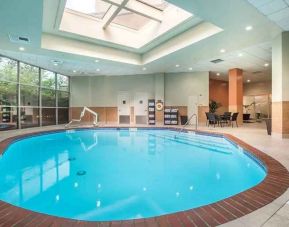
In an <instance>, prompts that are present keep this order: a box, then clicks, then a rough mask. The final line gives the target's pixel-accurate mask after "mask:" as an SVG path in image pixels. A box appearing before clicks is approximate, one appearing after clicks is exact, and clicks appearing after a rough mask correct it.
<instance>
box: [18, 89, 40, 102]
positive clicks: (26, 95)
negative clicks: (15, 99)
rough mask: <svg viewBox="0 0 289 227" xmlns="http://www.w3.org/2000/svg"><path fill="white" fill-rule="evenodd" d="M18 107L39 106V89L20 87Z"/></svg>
mask: <svg viewBox="0 0 289 227" xmlns="http://www.w3.org/2000/svg"><path fill="white" fill-rule="evenodd" d="M20 105H21V106H39V87H35V86H29V85H23V84H21V85H20Z"/></svg>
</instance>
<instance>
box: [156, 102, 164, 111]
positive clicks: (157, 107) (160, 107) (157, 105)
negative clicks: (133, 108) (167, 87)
mask: <svg viewBox="0 0 289 227" xmlns="http://www.w3.org/2000/svg"><path fill="white" fill-rule="evenodd" d="M163 108H164V104H163V103H162V102H158V103H157V104H156V109H157V111H161V110H163Z"/></svg>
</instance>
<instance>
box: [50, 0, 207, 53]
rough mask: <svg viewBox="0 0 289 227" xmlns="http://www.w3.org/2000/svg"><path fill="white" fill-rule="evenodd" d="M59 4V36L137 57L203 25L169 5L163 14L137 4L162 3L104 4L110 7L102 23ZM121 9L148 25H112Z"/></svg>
mask: <svg viewBox="0 0 289 227" xmlns="http://www.w3.org/2000/svg"><path fill="white" fill-rule="evenodd" d="M60 1H61V2H63V3H62V5H63V8H62V10H61V11H59V17H58V18H59V19H58V21H57V22H56V24H58V28H59V31H60V32H65V33H66V34H67V35H69V36H70V37H74V38H81V39H87V38H88V39H90V41H92V42H96V43H99V44H101V45H102V44H107V45H110V46H114V47H115V48H119V47H121V48H125V49H126V48H128V49H127V50H130V51H134V50H137V51H139V52H140V53H141V52H143V51H144V50H148V49H150V48H152V46H156V45H159V44H160V43H161V42H162V41H163V40H165V39H169V37H170V36H172V37H173V36H175V35H176V33H180V32H183V31H186V30H187V29H189V28H191V27H192V26H196V25H197V24H198V23H200V22H201V21H202V19H200V18H198V17H195V16H194V15H193V14H192V13H190V12H188V11H186V10H183V9H181V8H179V7H177V6H175V5H173V4H170V3H167V6H166V7H165V9H164V10H163V11H162V10H160V9H156V8H154V7H152V6H148V5H147V4H145V3H142V2H140V1H162V0H124V1H122V0H103V1H105V2H108V3H109V4H111V7H110V9H109V10H108V11H107V12H106V14H105V15H104V17H103V19H99V18H96V17H93V16H91V15H90V14H84V13H81V12H78V11H75V10H71V9H68V8H65V4H66V1H69V0H60ZM60 4H61V3H60ZM122 9H124V10H129V11H131V12H133V13H135V12H137V15H138V16H140V17H141V16H142V17H144V15H145V18H149V19H147V20H148V21H147V23H140V27H139V28H133V27H127V26H126V27H125V26H123V25H121V23H117V21H114V19H115V18H116V17H117V15H118V14H119V11H121V10H122ZM60 13H61V15H60ZM114 22H116V23H114ZM80 25H81V26H80Z"/></svg>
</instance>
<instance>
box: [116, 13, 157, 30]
mask: <svg viewBox="0 0 289 227" xmlns="http://www.w3.org/2000/svg"><path fill="white" fill-rule="evenodd" d="M150 21H151V20H150V19H149V18H147V17H144V16H141V15H139V14H136V13H133V12H131V11H128V10H125V9H123V10H121V11H120V13H119V14H118V15H117V16H116V17H115V18H114V20H113V21H112V23H115V24H118V25H122V26H125V27H127V28H131V29H134V30H140V29H141V28H142V27H143V26H145V25H146V24H147V23H149V22H150Z"/></svg>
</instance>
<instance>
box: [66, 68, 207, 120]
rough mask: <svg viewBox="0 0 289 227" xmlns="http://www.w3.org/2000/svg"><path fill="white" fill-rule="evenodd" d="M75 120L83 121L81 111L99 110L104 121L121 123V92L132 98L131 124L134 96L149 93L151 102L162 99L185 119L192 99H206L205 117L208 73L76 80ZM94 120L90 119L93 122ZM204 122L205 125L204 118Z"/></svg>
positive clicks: (160, 117)
mask: <svg viewBox="0 0 289 227" xmlns="http://www.w3.org/2000/svg"><path fill="white" fill-rule="evenodd" d="M70 83H71V100H70V104H71V111H70V116H71V118H76V119H77V118H79V114H80V110H81V107H83V106H88V107H91V108H92V109H94V110H96V111H97V112H98V113H99V114H100V116H99V118H100V121H101V122H105V123H117V116H118V114H117V96H118V93H119V91H127V92H129V94H130V99H131V100H130V105H131V123H133V117H132V116H133V112H134V109H133V105H134V103H133V102H134V94H135V93H136V92H146V93H147V94H148V98H155V99H156V100H158V99H161V100H162V101H164V102H165V105H166V106H175V107H178V108H179V109H180V112H181V114H182V115H186V114H187V105H188V97H189V96H194V95H200V94H201V95H202V96H201V97H200V99H199V103H200V104H201V105H202V106H203V107H200V108H199V114H200V115H204V116H205V114H204V113H203V112H205V111H207V106H208V102H209V74H208V73H174V74H152V75H135V76H95V77H84V76H74V77H72V78H71V81H70ZM91 119H92V116H89V115H88V116H86V118H85V120H87V121H90V120H91ZM201 119H202V120H201V121H204V120H205V119H203V117H201ZM157 120H158V123H159V124H161V123H162V122H163V114H162V113H158V116H157Z"/></svg>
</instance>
